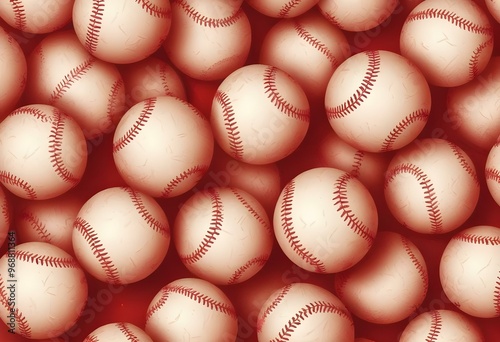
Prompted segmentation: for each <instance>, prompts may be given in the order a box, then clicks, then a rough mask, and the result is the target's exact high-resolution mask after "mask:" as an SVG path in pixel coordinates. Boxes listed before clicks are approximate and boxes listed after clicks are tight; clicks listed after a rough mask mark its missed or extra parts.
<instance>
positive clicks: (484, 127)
mask: <svg viewBox="0 0 500 342" xmlns="http://www.w3.org/2000/svg"><path fill="white" fill-rule="evenodd" d="M499 93H500V57H496V56H495V57H492V58H491V60H490V62H489V64H488V66H487V67H486V69H484V71H483V72H482V73H481V74H479V75H478V76H477V77H476V78H475V79H474V80H472V81H470V82H468V83H466V84H464V85H461V86H458V87H453V88H450V89H448V96H447V110H448V115H449V117H448V119H449V121H450V125H451V127H452V128H453V129H456V130H457V132H458V133H459V134H460V136H461V137H463V139H464V140H466V141H467V142H470V143H472V144H474V145H475V146H478V147H480V148H482V149H484V150H489V149H491V147H492V146H493V145H494V144H495V141H496V140H497V138H498V136H499V135H500V102H499V101H498V94H499Z"/></svg>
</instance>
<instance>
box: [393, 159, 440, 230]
mask: <svg viewBox="0 0 500 342" xmlns="http://www.w3.org/2000/svg"><path fill="white" fill-rule="evenodd" d="M403 173H409V174H411V175H413V176H415V177H416V178H417V181H418V182H419V184H420V186H422V190H424V201H425V206H426V208H427V213H428V214H429V220H430V223H431V231H432V232H433V233H435V234H437V233H439V232H441V231H442V230H443V218H442V215H441V210H440V209H439V206H438V202H437V195H436V192H435V190H434V185H433V184H432V183H431V180H430V179H429V177H428V176H427V175H426V174H425V173H424V172H423V171H422V170H421V169H420V168H419V167H417V166H415V165H412V164H409V163H404V164H401V165H398V166H396V167H395V168H393V169H392V170H390V171H389V172H388V173H387V176H386V182H385V184H384V188H387V187H388V186H389V183H390V182H391V181H392V180H393V179H394V178H395V177H396V176H397V175H399V174H403Z"/></svg>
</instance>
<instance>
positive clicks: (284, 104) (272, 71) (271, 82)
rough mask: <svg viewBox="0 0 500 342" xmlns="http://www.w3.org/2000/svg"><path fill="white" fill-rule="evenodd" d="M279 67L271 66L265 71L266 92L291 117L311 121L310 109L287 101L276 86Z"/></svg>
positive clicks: (275, 104)
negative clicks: (298, 106) (301, 107)
mask: <svg viewBox="0 0 500 342" xmlns="http://www.w3.org/2000/svg"><path fill="white" fill-rule="evenodd" d="M277 71H278V68H276V67H273V66H270V67H267V68H266V70H265V71H264V80H263V81H264V93H266V94H267V97H268V98H269V99H270V101H271V103H273V104H274V106H276V107H277V108H278V109H279V110H280V111H281V112H283V113H284V114H286V115H287V116H289V117H292V118H294V119H298V120H300V121H305V122H309V119H310V112H309V109H300V108H297V107H295V106H294V105H292V104H291V103H289V102H288V101H286V100H285V99H284V98H283V96H281V94H280V93H279V91H278V87H277V86H276V74H277Z"/></svg>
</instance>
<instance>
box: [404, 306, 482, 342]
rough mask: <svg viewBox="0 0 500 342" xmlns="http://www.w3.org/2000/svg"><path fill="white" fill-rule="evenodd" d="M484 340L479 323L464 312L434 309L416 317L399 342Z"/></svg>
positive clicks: (479, 341)
mask: <svg viewBox="0 0 500 342" xmlns="http://www.w3.org/2000/svg"><path fill="white" fill-rule="evenodd" d="M420 341H433V342H449V341H467V342H484V341H485V340H484V337H483V334H482V332H481V330H480V328H479V327H478V326H477V324H476V323H475V322H474V321H473V320H471V319H470V318H469V317H467V316H465V315H464V314H461V313H458V312H456V311H451V310H432V311H428V312H424V313H422V314H420V315H418V316H417V317H415V318H414V319H413V320H411V322H410V323H409V324H408V325H407V326H406V327H405V329H404V330H403V334H402V335H401V337H400V339H399V342H420Z"/></svg>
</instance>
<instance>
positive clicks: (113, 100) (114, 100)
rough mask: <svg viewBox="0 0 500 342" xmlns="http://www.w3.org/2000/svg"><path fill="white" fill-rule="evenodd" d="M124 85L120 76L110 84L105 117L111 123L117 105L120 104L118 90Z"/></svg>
mask: <svg viewBox="0 0 500 342" xmlns="http://www.w3.org/2000/svg"><path fill="white" fill-rule="evenodd" d="M124 87H125V83H124V82H123V80H122V79H121V78H119V79H117V80H116V81H115V82H113V85H112V86H111V91H110V93H109V96H108V105H107V109H106V117H107V118H108V120H109V122H111V123H113V122H114V116H115V114H116V113H117V106H118V105H119V104H120V103H119V101H118V100H119V99H120V97H119V95H120V91H121V90H122V89H123V88H124Z"/></svg>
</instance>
